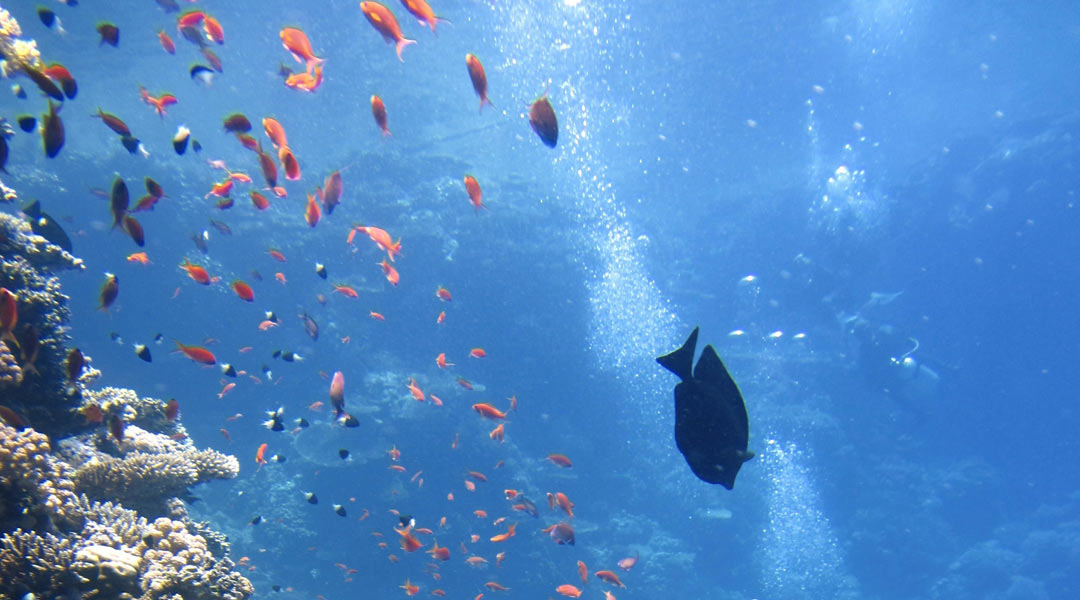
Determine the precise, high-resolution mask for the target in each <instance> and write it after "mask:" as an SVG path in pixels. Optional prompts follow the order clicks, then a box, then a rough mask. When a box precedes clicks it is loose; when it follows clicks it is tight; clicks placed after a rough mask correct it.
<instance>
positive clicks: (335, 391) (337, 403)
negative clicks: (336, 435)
mask: <svg viewBox="0 0 1080 600" xmlns="http://www.w3.org/2000/svg"><path fill="white" fill-rule="evenodd" d="M330 405H331V406H333V407H334V417H336V418H339V419H340V418H341V417H342V416H343V415H344V414H345V374H344V373H342V372H341V371H334V378H333V380H331V381H330ZM308 408H311V407H310V406H309V407H308Z"/></svg>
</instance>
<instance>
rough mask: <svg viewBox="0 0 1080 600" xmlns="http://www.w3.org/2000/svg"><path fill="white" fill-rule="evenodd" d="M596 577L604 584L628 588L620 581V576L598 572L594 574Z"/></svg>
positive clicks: (607, 572)
mask: <svg viewBox="0 0 1080 600" xmlns="http://www.w3.org/2000/svg"><path fill="white" fill-rule="evenodd" d="M594 575H596V578H597V579H599V580H600V581H603V582H604V583H610V584H611V585H617V586H619V587H621V588H624V587H626V586H625V585H623V582H622V581H619V576H618V575H616V574H615V573H613V572H611V571H597V572H596V573H594Z"/></svg>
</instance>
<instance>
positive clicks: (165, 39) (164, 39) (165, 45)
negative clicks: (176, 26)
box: [157, 29, 176, 54]
mask: <svg viewBox="0 0 1080 600" xmlns="http://www.w3.org/2000/svg"><path fill="white" fill-rule="evenodd" d="M157 37H158V41H160V42H161V47H162V49H164V50H165V51H166V52H168V53H169V54H176V44H174V43H173V41H172V38H171V37H169V34H167V33H165V30H164V29H159V30H158V32H157Z"/></svg>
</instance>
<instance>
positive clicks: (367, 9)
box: [360, 2, 416, 62]
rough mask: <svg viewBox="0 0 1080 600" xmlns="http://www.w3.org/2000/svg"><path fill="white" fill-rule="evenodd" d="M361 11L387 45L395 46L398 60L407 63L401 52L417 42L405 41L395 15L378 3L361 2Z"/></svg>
mask: <svg viewBox="0 0 1080 600" xmlns="http://www.w3.org/2000/svg"><path fill="white" fill-rule="evenodd" d="M360 10H361V11H363V13H364V16H365V17H367V20H368V22H369V23H371V26H372V27H374V28H375V31H378V32H379V33H380V34H381V35H382V36H383V39H384V40H386V42H387V43H393V44H394V46H395V48H394V49H395V50H396V51H397V57H398V60H400V61H401V62H405V59H404V58H402V57H401V51H402V49H404V48H405V46H408V45H409V44H415V43H416V40H409V39H405V36H404V35H402V34H401V27H400V26H399V25H398V22H397V19H396V18H394V13H392V12H390V9H388V8H386V7H385V6H383V5H382V4H379V3H378V2H361V3H360Z"/></svg>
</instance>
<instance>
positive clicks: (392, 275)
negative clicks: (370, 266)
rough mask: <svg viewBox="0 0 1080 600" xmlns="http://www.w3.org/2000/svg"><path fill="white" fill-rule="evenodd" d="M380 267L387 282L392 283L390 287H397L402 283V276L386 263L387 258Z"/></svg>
mask: <svg viewBox="0 0 1080 600" xmlns="http://www.w3.org/2000/svg"><path fill="white" fill-rule="evenodd" d="M378 265H379V266H380V267H382V269H383V273H384V274H385V275H386V280H387V281H389V282H390V285H395V286H396V285H397V284H398V282H399V281H401V276H400V275H398V272H397V269H395V268H394V266H393V265H391V264H390V263H388V262H386V259H385V258H384V259H383V261H382V262H381V263H378Z"/></svg>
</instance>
